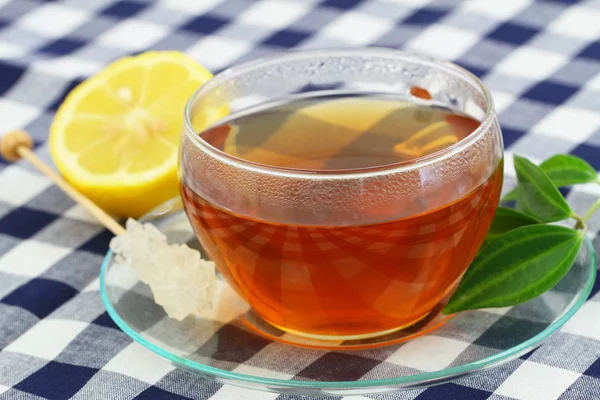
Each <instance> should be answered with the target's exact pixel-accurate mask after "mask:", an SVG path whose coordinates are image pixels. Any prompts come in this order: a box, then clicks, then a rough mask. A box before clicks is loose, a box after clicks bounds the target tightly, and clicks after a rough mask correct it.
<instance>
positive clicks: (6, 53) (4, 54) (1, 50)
mask: <svg viewBox="0 0 600 400" xmlns="http://www.w3.org/2000/svg"><path fill="white" fill-rule="evenodd" d="M24 54H25V50H24V49H23V47H21V46H15V45H13V44H10V43H5V42H0V58H17V57H21V56H22V55H24Z"/></svg>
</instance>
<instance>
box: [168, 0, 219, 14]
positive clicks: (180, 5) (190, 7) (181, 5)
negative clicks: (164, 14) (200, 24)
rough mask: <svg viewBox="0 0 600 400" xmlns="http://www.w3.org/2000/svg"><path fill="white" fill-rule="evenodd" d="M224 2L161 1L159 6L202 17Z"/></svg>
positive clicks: (203, 0) (212, 0) (214, 0)
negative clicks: (201, 15)
mask: <svg viewBox="0 0 600 400" xmlns="http://www.w3.org/2000/svg"><path fill="white" fill-rule="evenodd" d="M222 2H223V0H202V1H190V0H160V1H159V5H160V6H161V7H165V8H170V9H172V10H180V11H186V12H188V13H190V15H200V14H202V13H205V12H206V11H209V10H210V9H211V8H214V7H215V6H216V5H218V4H219V3H222Z"/></svg>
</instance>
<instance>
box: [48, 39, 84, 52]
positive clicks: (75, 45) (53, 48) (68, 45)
mask: <svg viewBox="0 0 600 400" xmlns="http://www.w3.org/2000/svg"><path fill="white" fill-rule="evenodd" d="M85 45H86V43H85V42H82V41H81V40H76V39H69V38H63V39H58V40H55V41H54V42H52V43H50V44H48V45H46V46H44V47H42V48H41V49H40V51H41V52H43V53H51V54H57V55H63V54H69V53H72V52H74V51H76V50H78V49H80V48H82V47H83V46H85Z"/></svg>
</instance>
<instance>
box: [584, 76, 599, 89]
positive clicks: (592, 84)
mask: <svg viewBox="0 0 600 400" xmlns="http://www.w3.org/2000/svg"><path fill="white" fill-rule="evenodd" d="M584 87H585V88H586V89H594V90H598V91H600V72H598V73H597V74H596V76H594V77H593V78H592V79H590V80H589V81H588V82H587V83H586V84H585V86H584Z"/></svg>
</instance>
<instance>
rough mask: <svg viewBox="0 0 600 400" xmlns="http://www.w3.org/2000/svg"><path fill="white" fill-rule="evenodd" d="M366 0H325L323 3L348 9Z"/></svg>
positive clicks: (323, 4)
mask: <svg viewBox="0 0 600 400" xmlns="http://www.w3.org/2000/svg"><path fill="white" fill-rule="evenodd" d="M363 1H364V0H325V1H324V2H323V3H322V4H321V5H322V6H325V7H331V8H337V9H338V10H348V9H351V8H354V7H356V6H357V5H359V4H360V3H362V2H363Z"/></svg>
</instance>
